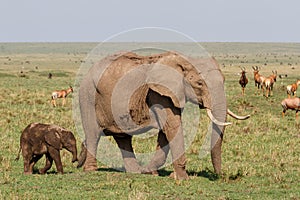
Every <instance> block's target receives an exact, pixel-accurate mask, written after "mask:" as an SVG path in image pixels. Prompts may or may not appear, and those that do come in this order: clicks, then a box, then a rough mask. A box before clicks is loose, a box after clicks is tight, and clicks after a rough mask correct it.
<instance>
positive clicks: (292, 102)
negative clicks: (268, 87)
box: [281, 97, 300, 120]
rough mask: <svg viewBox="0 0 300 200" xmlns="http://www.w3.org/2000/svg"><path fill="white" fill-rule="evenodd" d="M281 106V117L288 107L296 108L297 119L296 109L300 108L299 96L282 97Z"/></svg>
mask: <svg viewBox="0 0 300 200" xmlns="http://www.w3.org/2000/svg"><path fill="white" fill-rule="evenodd" d="M281 106H282V108H283V111H282V117H284V114H285V112H286V111H287V110H288V109H290V110H296V120H298V111H299V110H300V98H299V97H293V98H287V99H284V100H283V101H282V102H281Z"/></svg>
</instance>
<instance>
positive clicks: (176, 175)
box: [170, 171, 189, 180]
mask: <svg viewBox="0 0 300 200" xmlns="http://www.w3.org/2000/svg"><path fill="white" fill-rule="evenodd" d="M170 178H173V179H175V180H188V179H189V176H188V174H187V173H186V171H183V172H180V173H176V172H172V173H171V174H170Z"/></svg>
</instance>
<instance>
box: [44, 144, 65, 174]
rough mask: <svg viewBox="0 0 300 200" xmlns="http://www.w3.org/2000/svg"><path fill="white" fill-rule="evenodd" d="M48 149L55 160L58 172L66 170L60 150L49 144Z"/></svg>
mask: <svg viewBox="0 0 300 200" xmlns="http://www.w3.org/2000/svg"><path fill="white" fill-rule="evenodd" d="M48 151H49V155H50V157H51V158H52V159H53V160H54V162H55V165H56V170H57V172H58V173H61V174H63V173H64V172H63V166H62V162H61V159H60V152H59V150H57V149H55V148H54V147H52V146H49V148H48Z"/></svg>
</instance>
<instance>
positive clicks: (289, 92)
mask: <svg viewBox="0 0 300 200" xmlns="http://www.w3.org/2000/svg"><path fill="white" fill-rule="evenodd" d="M299 85H300V79H298V80H297V81H296V83H293V84H291V85H288V86H286V93H287V95H288V98H290V97H291V95H292V96H296V92H297V89H298V86H299Z"/></svg>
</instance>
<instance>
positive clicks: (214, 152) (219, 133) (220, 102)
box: [207, 75, 230, 174]
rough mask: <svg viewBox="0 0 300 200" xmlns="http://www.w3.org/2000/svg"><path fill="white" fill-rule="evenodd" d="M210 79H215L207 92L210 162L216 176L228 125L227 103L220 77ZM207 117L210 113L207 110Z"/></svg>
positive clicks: (218, 172)
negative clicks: (209, 120) (210, 124)
mask: <svg viewBox="0 0 300 200" xmlns="http://www.w3.org/2000/svg"><path fill="white" fill-rule="evenodd" d="M212 77H214V78H216V79H214V80H213V81H211V82H209V84H208V85H209V92H210V96H211V107H210V110H211V116H212V117H211V121H212V133H211V160H212V165H213V167H214V171H215V173H216V174H221V154H222V150H221V147H222V141H223V134H224V130H225V126H226V125H229V124H230V123H227V122H226V119H227V102H226V95H225V91H224V83H223V81H222V77H218V76H217V75H215V76H213V75H212ZM207 113H208V115H210V111H209V110H208V109H207Z"/></svg>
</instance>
